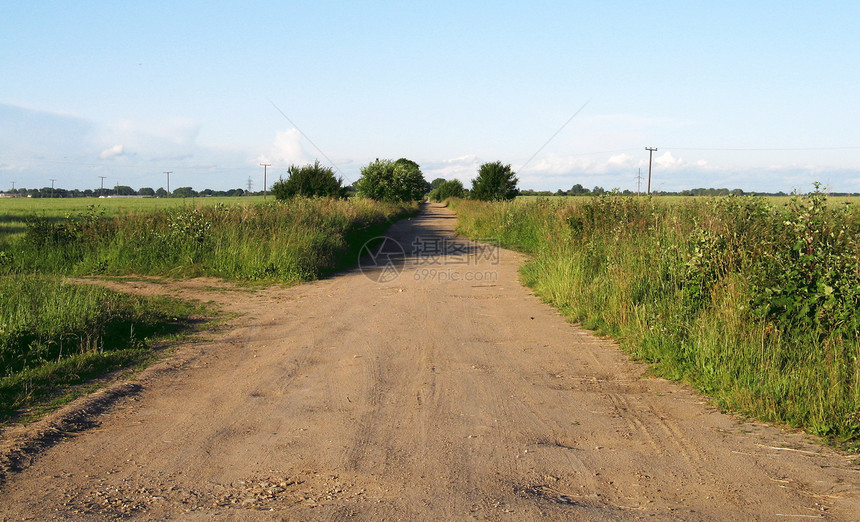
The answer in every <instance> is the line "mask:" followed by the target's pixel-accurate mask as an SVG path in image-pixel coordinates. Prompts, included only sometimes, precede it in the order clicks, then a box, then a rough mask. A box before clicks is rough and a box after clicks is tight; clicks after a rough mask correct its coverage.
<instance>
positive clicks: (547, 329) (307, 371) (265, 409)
mask: <svg viewBox="0 0 860 522" xmlns="http://www.w3.org/2000/svg"><path fill="white" fill-rule="evenodd" d="M454 225H455V218H454V216H453V214H452V213H451V212H450V211H448V210H447V209H444V208H442V207H439V206H432V207H429V208H428V209H427V210H426V211H425V212H423V213H422V214H421V215H420V216H418V217H416V218H413V219H411V220H408V221H402V222H400V223H398V224H397V225H395V226H394V227H393V228H392V229H391V230H390V231H389V235H390V236H392V237H394V238H395V239H397V240H398V241H399V243H400V244H402V245H403V247H404V249H405V250H406V252H407V254H409V253H411V252H412V249H413V244H414V243H413V242H414V237H415V236H420V237H421V238H423V241H422V242H420V243H419V246H420V247H421V252H423V253H424V254H425V255H422V256H418V257H414V256H407V258H406V260H405V266H403V267H402V269H403V270H402V273H400V274H399V277H397V278H395V279H393V280H390V281H387V282H377V281H374V280H373V279H372V278H371V277H367V275H365V274H363V273H362V272H361V271H360V270H359V269H355V270H352V271H350V272H348V273H343V274H340V275H338V276H336V277H332V278H330V279H327V280H323V281H318V282H314V283H310V284H306V285H301V286H297V287H294V288H289V289H268V290H264V291H261V292H256V293H251V292H247V291H232V290H231V287H230V286H229V285H225V284H218V283H215V282H212V281H187V282H183V283H177V284H170V285H164V284H147V283H141V282H129V283H126V284H121V285H120V286H123V287H124V288H126V289H127V290H129V291H137V292H144V293H178V294H180V295H186V296H188V295H195V296H198V297H200V298H202V299H204V300H208V299H213V300H216V301H218V302H221V303H223V304H224V307H225V308H226V309H227V310H228V311H231V312H236V313H241V314H245V315H244V316H242V317H241V318H239V319H236V320H233V321H232V323H231V324H232V327H230V328H225V329H224V330H223V331H221V332H215V333H210V334H206V335H209V336H210V337H212V339H210V340H209V341H198V342H196V343H191V344H189V345H186V346H183V347H180V348H179V349H178V351H177V353H176V355H175V357H173V358H172V359H171V360H169V361H165V362H164V363H161V364H159V365H158V366H156V367H154V368H152V369H150V370H148V371H147V372H145V373H144V374H143V375H141V376H140V378H139V379H138V380H137V382H136V383H135V385H134V386H132V388H133V389H132V390H130V391H129V393H128V394H127V395H126V396H125V397H123V398H121V399H120V400H119V401H118V402H117V404H116V405H115V406H113V407H112V409H110V411H108V412H107V413H104V414H102V415H100V416H99V417H98V418H97V421H98V424H97V426H96V427H93V428H91V429H88V430H85V431H83V432H81V433H79V434H77V435H74V436H72V437H69V438H68V439H67V440H64V441H62V442H60V443H58V444H56V445H54V446H53V447H51V448H49V449H47V450H45V451H43V452H42V453H41V454H39V455H38V456H37V457H36V458H35V459H34V460H33V461H32V463H29V464H28V465H23V464H22V465H21V467H22V468H23V469H21V470H20V471H17V472H11V473H9V474H8V475H7V476H6V482H5V484H4V485H3V486H2V491H0V512H2V514H3V515H4V516H6V517H9V518H12V519H22V518H32V519H40V520H41V519H50V518H53V517H74V518H91V519H102V518H105V517H108V518H110V517H123V516H128V515H131V516H136V517H139V518H145V519H164V518H182V519H188V518H197V519H201V520H202V519H209V518H212V517H221V518H238V519H246V518H247V519H250V518H253V519H258V518H273V519H284V518H286V519H298V520H306V519H331V520H341V519H345V518H349V517H353V516H354V517H357V518H358V519H367V520H381V519H386V520H398V519H400V520H419V519H424V520H429V519H436V520H439V519H468V518H479V519H493V520H495V519H501V520H534V519H585V520H602V519H611V520H614V519H638V518H647V517H651V516H655V517H657V518H658V519H666V518H675V519H687V520H698V519H715V518H717V519H723V518H733V519H765V520H786V519H792V518H794V519H797V518H800V519H803V518H821V519H828V520H850V519H856V518H857V517H858V514H860V500H858V499H860V485H858V484H860V467H858V466H857V465H856V464H855V463H854V462H853V461H852V459H851V458H849V457H845V456H840V455H838V454H836V453H834V452H832V451H830V450H827V449H822V448H820V447H818V446H816V445H814V444H813V443H812V442H811V441H810V440H809V439H808V438H805V437H803V436H800V435H798V434H796V433H788V432H784V431H782V430H780V429H778V428H773V427H767V426H762V425H758V424H754V423H744V422H741V421H739V420H738V419H736V418H735V417H732V416H728V415H723V414H721V413H719V412H717V411H716V410H715V409H714V408H711V407H709V406H707V405H706V404H705V403H704V401H703V400H702V399H701V398H700V397H698V396H697V395H695V394H694V393H692V392H690V391H689V390H688V389H686V388H685V387H683V386H680V385H676V384H672V383H669V382H666V381H664V380H660V379H652V378H647V377H644V376H643V374H644V372H645V367H644V366H642V365H639V364H635V363H632V362H630V361H628V360H627V357H626V356H625V355H623V354H622V353H620V352H619V350H618V349H617V348H616V347H615V346H614V345H613V344H612V343H610V342H607V341H603V340H599V339H596V338H595V337H593V336H592V335H590V334H589V333H587V332H584V331H582V330H579V329H577V328H576V327H574V326H572V325H570V324H568V323H566V322H565V320H564V319H563V318H562V317H561V316H560V315H559V314H558V313H556V312H555V311H554V310H553V309H552V308H550V307H549V306H546V305H544V304H542V303H541V302H540V301H539V300H538V299H537V298H536V297H534V296H532V295H531V293H530V292H529V291H528V290H527V289H525V288H523V287H522V286H520V285H519V283H518V282H517V266H518V264H519V263H520V262H521V261H522V258H521V256H519V255H518V254H516V253H513V252H510V251H506V250H500V251H496V250H493V249H487V248H479V249H477V250H475V249H474V248H472V247H474V245H468V244H465V243H461V244H460V246H463V247H464V248H456V249H454V250H451V251H449V252H448V255H446V256H439V257H436V256H431V255H430V253H431V252H430V250H429V247H432V246H435V239H439V238H444V237H450V236H451V235H452V234H453V230H454ZM428 240H429V241H428ZM449 246H450V245H449ZM470 248H471V249H470ZM495 254H497V256H496V255H495ZM479 258H480V261H477V262H476V260H477V259H479ZM377 259H378V260H381V259H384V256H381V257H379V258H377ZM392 275H393V274H392V273H390V272H386V271H384V270H377V271H375V272H372V273H371V276H373V277H375V278H379V279H388V278H389V277H390V276H392ZM127 387H128V386H127ZM46 422H47V421H46ZM27 429H28V430H30V431H32V430H35V429H36V428H35V427H29V428H27ZM17 436H20V433H16V432H15V430H10V431H8V432H7V433H4V434H3V437H4V438H6V439H7V442H8V441H9V440H13V439H15V437H17ZM24 464H26V463H24Z"/></svg>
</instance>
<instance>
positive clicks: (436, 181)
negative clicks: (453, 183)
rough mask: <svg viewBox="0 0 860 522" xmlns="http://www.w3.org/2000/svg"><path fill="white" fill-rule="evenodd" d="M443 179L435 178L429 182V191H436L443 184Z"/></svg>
mask: <svg viewBox="0 0 860 522" xmlns="http://www.w3.org/2000/svg"><path fill="white" fill-rule="evenodd" d="M445 181H446V180H445V178H436V179H434V180H433V181H431V182H430V190H436V189H437V188H439V186H440V185H442V183H445Z"/></svg>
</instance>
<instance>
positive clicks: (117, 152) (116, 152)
mask: <svg viewBox="0 0 860 522" xmlns="http://www.w3.org/2000/svg"><path fill="white" fill-rule="evenodd" d="M123 154H125V152H124V151H123V147H122V145H114V146H113V147H111V148H109V149H105V150H103V151H102V153H101V154H99V157H100V158H101V159H108V158H114V157H117V156H122V155H123Z"/></svg>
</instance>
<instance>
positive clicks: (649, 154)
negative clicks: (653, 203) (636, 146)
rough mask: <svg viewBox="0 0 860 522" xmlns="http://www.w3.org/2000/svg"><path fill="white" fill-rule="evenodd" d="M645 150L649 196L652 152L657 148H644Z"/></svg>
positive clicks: (649, 191)
mask: <svg viewBox="0 0 860 522" xmlns="http://www.w3.org/2000/svg"><path fill="white" fill-rule="evenodd" d="M645 150H647V151H648V194H649V195H650V194H651V158H652V157H653V156H654V151H656V150H657V147H645Z"/></svg>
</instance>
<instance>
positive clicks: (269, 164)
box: [260, 163, 272, 199]
mask: <svg viewBox="0 0 860 522" xmlns="http://www.w3.org/2000/svg"><path fill="white" fill-rule="evenodd" d="M260 166H261V167H263V199H266V169H268V168H269V167H271V166H272V164H271V163H260Z"/></svg>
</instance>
